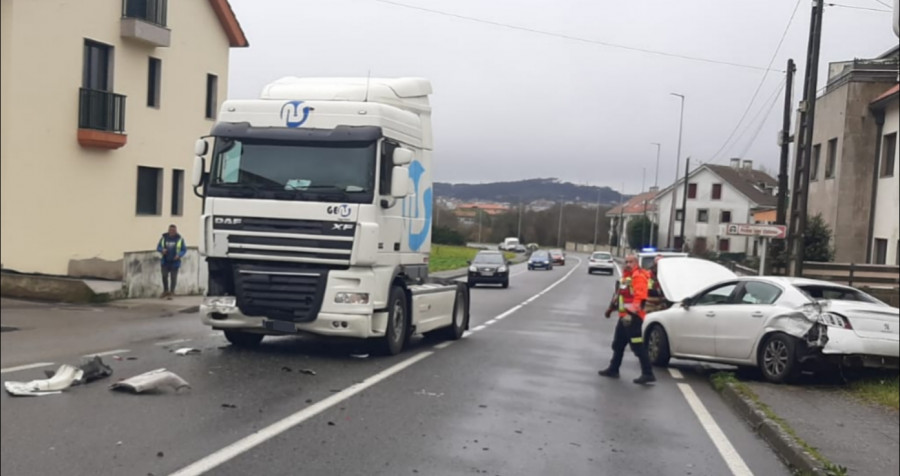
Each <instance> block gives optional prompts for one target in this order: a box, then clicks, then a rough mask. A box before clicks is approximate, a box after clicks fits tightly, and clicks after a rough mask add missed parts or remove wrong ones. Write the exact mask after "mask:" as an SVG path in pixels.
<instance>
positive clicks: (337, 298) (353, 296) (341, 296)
mask: <svg viewBox="0 0 900 476" xmlns="http://www.w3.org/2000/svg"><path fill="white" fill-rule="evenodd" d="M334 302H335V304H369V293H345V292H340V293H336V294H335V295H334Z"/></svg>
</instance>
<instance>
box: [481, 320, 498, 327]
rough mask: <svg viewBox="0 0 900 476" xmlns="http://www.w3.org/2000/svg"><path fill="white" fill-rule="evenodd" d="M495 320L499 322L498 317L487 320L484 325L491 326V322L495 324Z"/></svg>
mask: <svg viewBox="0 0 900 476" xmlns="http://www.w3.org/2000/svg"><path fill="white" fill-rule="evenodd" d="M495 322H497V319H496V318H494V319H491V320H490V321H487V322H485V323H484V325H486V326H489V325H491V324H493V323H495Z"/></svg>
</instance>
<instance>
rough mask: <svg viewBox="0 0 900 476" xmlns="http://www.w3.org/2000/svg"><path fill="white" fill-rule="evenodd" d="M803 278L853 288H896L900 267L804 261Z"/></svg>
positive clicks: (898, 282) (899, 284)
mask: <svg viewBox="0 0 900 476" xmlns="http://www.w3.org/2000/svg"><path fill="white" fill-rule="evenodd" d="M803 277H804V278H810V279H821V280H823V281H831V282H834V283H840V284H846V285H848V286H854V287H860V286H865V287H872V288H896V287H898V286H900V266H891V265H884V264H856V263H819V262H811V261H806V262H804V263H803Z"/></svg>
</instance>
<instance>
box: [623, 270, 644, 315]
mask: <svg viewBox="0 0 900 476" xmlns="http://www.w3.org/2000/svg"><path fill="white" fill-rule="evenodd" d="M648 281H649V275H648V274H647V271H645V270H643V269H641V268H635V269H633V270H631V271H623V272H622V281H621V282H620V283H619V289H618V292H617V293H618V297H617V298H618V302H619V317H624V316H625V315H627V314H628V311H627V310H626V305H627V304H633V305H634V307H635V308H636V310H637V311H636V312H637V315H638V316H639V317H640V318H641V319H644V316H645V315H646V313H645V312H644V309H643V308H644V306H643V303H644V301H646V300H647V285H648V284H649V283H648Z"/></svg>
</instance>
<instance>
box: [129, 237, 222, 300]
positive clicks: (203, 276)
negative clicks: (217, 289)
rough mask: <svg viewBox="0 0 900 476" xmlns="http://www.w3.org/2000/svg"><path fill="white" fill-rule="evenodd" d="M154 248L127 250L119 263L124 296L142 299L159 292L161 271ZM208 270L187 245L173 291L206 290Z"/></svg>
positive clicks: (200, 258) (202, 260) (160, 288)
mask: <svg viewBox="0 0 900 476" xmlns="http://www.w3.org/2000/svg"><path fill="white" fill-rule="evenodd" d="M159 258H160V257H159V253H157V252H156V251H130V252H126V253H125V259H124V263H123V275H124V280H123V287H124V289H125V297H128V298H146V297H157V296H159V295H160V294H162V291H163V287H162V272H161V269H160V259H159ZM208 275H209V270H208V268H207V266H206V260H205V259H204V258H203V257H202V256H200V253H198V252H197V248H188V251H187V254H185V255H184V258H182V262H181V270H180V272H179V274H178V286H177V287H176V288H175V294H180V295H199V294H203V293H204V292H205V291H206V283H207V277H208Z"/></svg>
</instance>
